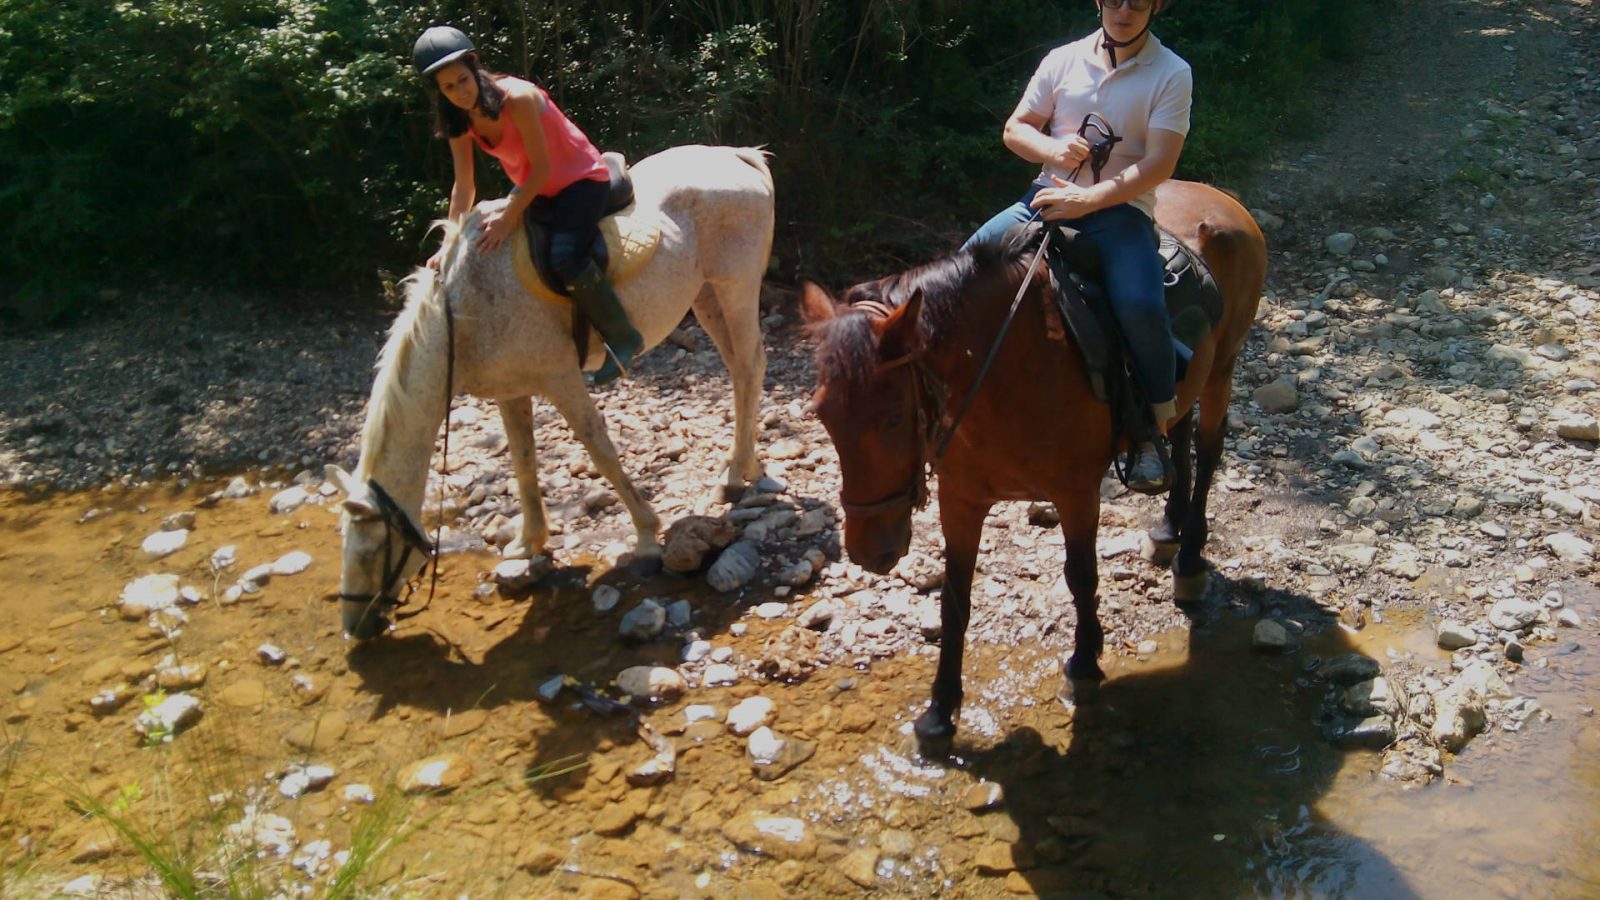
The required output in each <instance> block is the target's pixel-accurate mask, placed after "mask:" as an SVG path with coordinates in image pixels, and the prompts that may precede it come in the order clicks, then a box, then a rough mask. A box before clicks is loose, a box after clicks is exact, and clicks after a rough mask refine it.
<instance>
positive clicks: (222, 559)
mask: <svg viewBox="0 0 1600 900" xmlns="http://www.w3.org/2000/svg"><path fill="white" fill-rule="evenodd" d="M238 556H239V548H238V547H235V546H234V545H232V544H228V545H226V546H223V547H218V548H217V549H216V550H214V551H213V552H212V554H211V571H213V572H221V571H222V570H223V569H227V568H229V567H231V566H233V564H234V563H236V562H238Z"/></svg>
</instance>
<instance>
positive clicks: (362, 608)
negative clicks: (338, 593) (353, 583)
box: [339, 597, 394, 641]
mask: <svg viewBox="0 0 1600 900" xmlns="http://www.w3.org/2000/svg"><path fill="white" fill-rule="evenodd" d="M393 610H394V601H393V600H387V599H382V598H369V597H340V598H339V618H340V619H341V620H342V621H343V623H344V631H345V634H348V635H350V636H351V637H352V638H355V639H356V640H358V641H370V640H372V639H373V638H375V637H378V636H379V635H381V634H383V633H384V632H385V631H388V630H389V624H390V622H389V614H390V612H392V611H393Z"/></svg>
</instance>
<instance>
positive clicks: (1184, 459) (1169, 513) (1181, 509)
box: [1145, 410, 1194, 567]
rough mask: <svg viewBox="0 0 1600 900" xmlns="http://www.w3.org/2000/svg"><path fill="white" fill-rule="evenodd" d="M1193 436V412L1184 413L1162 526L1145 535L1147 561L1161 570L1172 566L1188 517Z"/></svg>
mask: <svg viewBox="0 0 1600 900" xmlns="http://www.w3.org/2000/svg"><path fill="white" fill-rule="evenodd" d="M1193 435H1194V411H1193V410H1190V411H1189V412H1187V413H1185V414H1184V416H1183V418H1181V419H1179V420H1178V423H1177V424H1176V425H1174V426H1173V427H1172V430H1171V432H1170V433H1169V434H1168V437H1170V438H1171V439H1172V471H1173V475H1172V489H1171V490H1169V491H1167V508H1166V511H1165V513H1164V514H1163V515H1162V517H1161V522H1160V524H1158V525H1156V527H1154V528H1152V529H1150V532H1149V533H1148V534H1147V535H1146V537H1147V538H1149V545H1148V546H1146V547H1145V558H1146V559H1149V560H1150V561H1151V562H1153V563H1155V564H1156V565H1158V566H1163V567H1165V566H1168V565H1171V564H1172V557H1174V556H1176V555H1177V553H1178V540H1179V538H1180V537H1182V535H1183V523H1184V521H1185V520H1187V519H1188V517H1189V486H1190V483H1191V481H1192V480H1193V478H1194V459H1193V454H1192V453H1191V452H1190V446H1191V445H1192V440H1191V439H1192V437H1193Z"/></svg>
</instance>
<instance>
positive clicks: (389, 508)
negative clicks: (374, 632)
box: [339, 478, 439, 616]
mask: <svg viewBox="0 0 1600 900" xmlns="http://www.w3.org/2000/svg"><path fill="white" fill-rule="evenodd" d="M367 490H368V491H370V492H371V493H372V499H373V503H374V505H375V506H377V508H378V514H377V515H376V516H364V517H362V518H359V519H357V518H352V519H351V521H352V522H370V521H372V520H374V519H376V520H378V521H381V522H382V523H383V579H382V580H381V581H380V582H379V583H378V590H377V591H376V592H375V593H372V594H346V593H343V592H341V593H340V594H339V599H340V600H341V601H353V602H356V603H365V604H367V609H368V610H370V609H371V608H372V607H374V606H376V607H378V612H379V614H380V615H384V616H387V615H388V614H389V613H390V612H391V611H393V610H394V608H395V607H396V606H399V605H401V604H402V603H403V602H405V601H401V600H397V599H395V598H394V595H395V593H396V588H398V587H399V586H400V583H401V582H402V581H404V582H405V583H406V588H407V590H406V601H409V600H410V599H411V595H412V593H414V592H415V591H416V584H415V579H416V578H417V577H418V576H420V575H421V574H422V571H423V569H425V568H426V567H427V565H428V563H430V562H433V563H435V566H434V577H435V578H437V577H438V571H439V570H438V566H437V562H438V559H439V552H438V545H437V544H436V543H434V542H432V541H429V540H428V538H427V536H426V535H424V534H423V533H422V530H421V529H420V528H418V527H417V523H415V522H413V521H411V517H410V516H408V515H406V511H405V510H403V509H401V508H400V504H398V503H396V502H394V498H393V497H391V496H389V492H388V491H386V490H384V489H383V485H381V484H379V483H378V482H377V481H376V480H375V479H371V478H369V479H367ZM397 535H398V536H399V539H400V540H401V541H403V542H404V543H405V546H404V548H403V550H402V552H401V553H400V556H399V558H398V559H396V558H395V555H394V541H395V538H396V536H397ZM413 551H415V552H418V553H421V554H422V557H423V558H422V563H421V565H419V566H417V571H416V573H415V574H414V575H412V576H410V577H409V578H408V577H406V574H405V573H406V563H407V562H409V561H410V559H411V554H412V552H413ZM363 614H365V613H363Z"/></svg>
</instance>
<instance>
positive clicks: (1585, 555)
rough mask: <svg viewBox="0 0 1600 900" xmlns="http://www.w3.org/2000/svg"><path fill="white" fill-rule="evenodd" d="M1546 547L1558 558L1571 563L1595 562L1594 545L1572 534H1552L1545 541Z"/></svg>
mask: <svg viewBox="0 0 1600 900" xmlns="http://www.w3.org/2000/svg"><path fill="white" fill-rule="evenodd" d="M1544 545H1545V546H1546V547H1548V548H1550V552H1551V553H1554V554H1555V555H1556V557H1557V558H1559V559H1561V560H1564V561H1566V562H1570V563H1587V562H1593V561H1594V545H1593V544H1591V543H1589V542H1588V541H1586V540H1584V539H1583V538H1580V537H1578V536H1577V535H1575V534H1573V533H1571V532H1565V531H1564V532H1562V533H1560V534H1552V535H1549V536H1547V537H1546V538H1545V539H1544Z"/></svg>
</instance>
